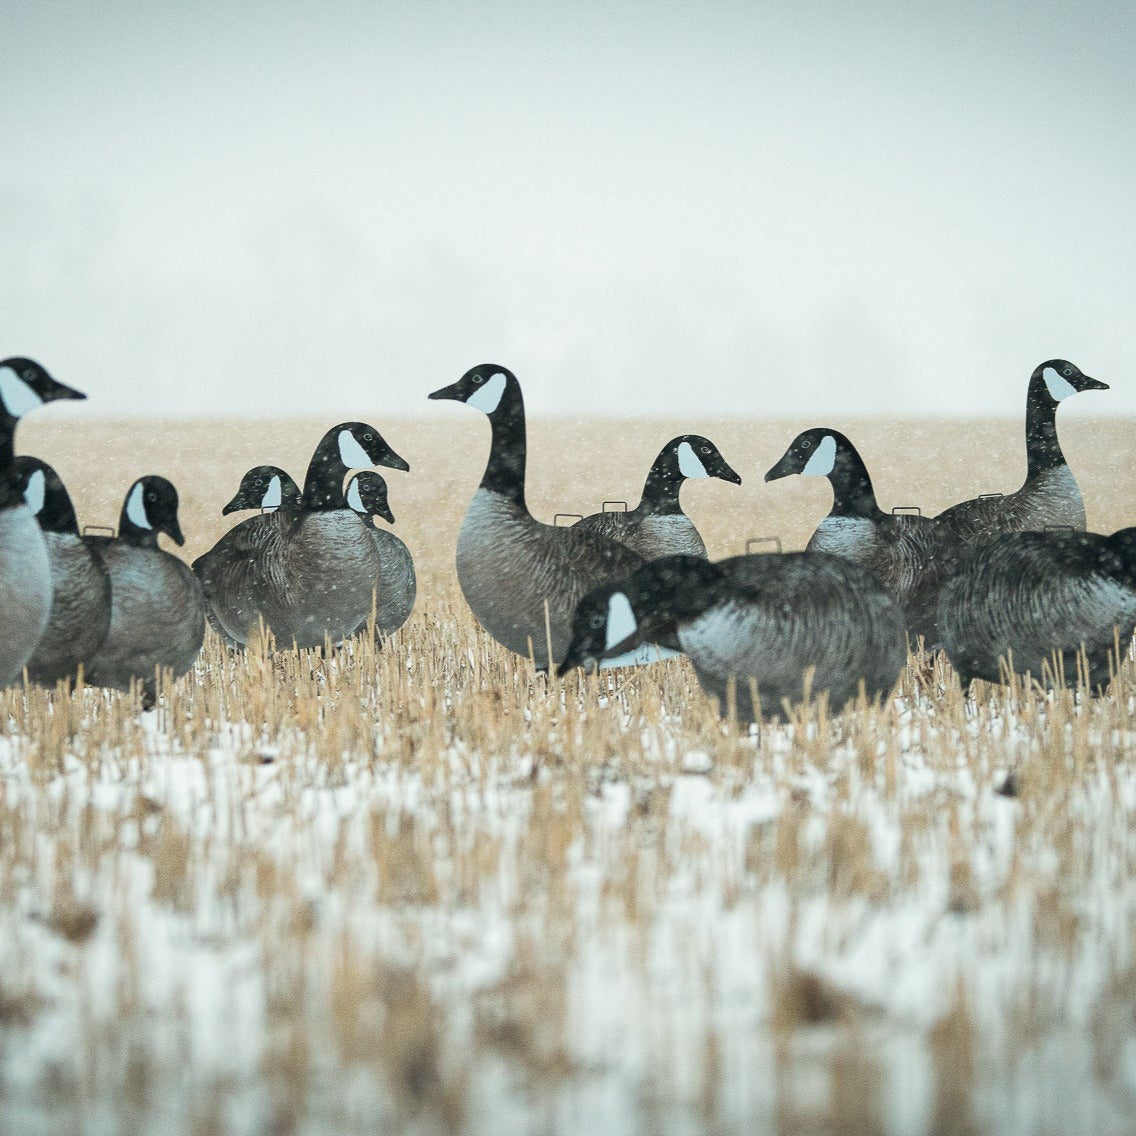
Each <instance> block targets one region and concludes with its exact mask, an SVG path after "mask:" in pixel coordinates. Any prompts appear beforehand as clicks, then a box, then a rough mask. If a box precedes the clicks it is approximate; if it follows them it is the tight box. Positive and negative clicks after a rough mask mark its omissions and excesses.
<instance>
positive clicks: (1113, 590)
mask: <svg viewBox="0 0 1136 1136" xmlns="http://www.w3.org/2000/svg"><path fill="white" fill-rule="evenodd" d="M939 625H940V627H941V629H942V637H943V649H944V650H945V651H946V653H947V658H948V659H949V660H950V662H951V665H952V666H953V667H954V668H955V670H956V671H957V672H958V674H959V677H960V678H961V679H962V681H963V683H964V684H969V683H970V682H972V681H973V680H974V679H976V678H981V679H986V681H987V682H1001V681H1003V680H1004V678H1005V677H1006V670H1004V669H1003V667H1005V668H1007V670H1012V671H1013V672H1014V673H1016V674H1019V675H1026V674H1028V675H1031V676H1032V677H1033V678H1035V679H1037V680H1038V681H1042V678H1043V667H1045V664H1048V667H1046V668H1045V669H1046V677H1047V678H1048V680H1049V681H1050V682H1053V681H1056V680H1057V679H1058V678H1059V676H1063V680H1064V684H1065V685H1066V686H1069V687H1074V686H1076V685H1077V682H1078V664H1077V655H1078V652H1080V651H1082V650H1083V651H1084V653H1085V656H1086V660H1087V663H1088V673H1087V675H1086V676H1085V677H1086V678H1087V679H1088V683H1089V685H1090V687H1092V688H1094V689H1097V688H1101V687H1103V686H1105V685H1106V684H1107V683H1108V681H1109V678H1110V672H1111V668H1112V667H1114V666H1115V665H1116V661H1117V660H1116V644H1117V642H1118V641H1119V644H1120V652H1121V655H1122V656H1123V654H1124V653H1125V652H1126V651H1127V648H1128V644H1129V643H1130V642H1131V640H1132V633H1133V631H1134V630H1136V528H1128V529H1121V530H1120V531H1119V532H1116V533H1113V534H1112V535H1111V536H1101V535H1100V534H1098V533H1080V532H1025V533H1000V534H998V535H996V536H993V537H991V538H989V539H987V540H985V541H983V542H981V543H980V544H976V545H975V546H974V547H973V548H970V549H968V550H967V552H966V555H965V556H964V557H963V559H962V560H961V562H960V563H959V565H958V567H957V569H956V570H955V571H954V572H953V573H952V575H951V577H950V578H949V579H948V580H947V581H946V582H945V583H944V585H943V589H942V597H941V599H940V601H939ZM1055 663H1057V664H1058V666H1057V668H1056V669H1055V668H1054V664H1055Z"/></svg>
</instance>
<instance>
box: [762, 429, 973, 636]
mask: <svg viewBox="0 0 1136 1136" xmlns="http://www.w3.org/2000/svg"><path fill="white" fill-rule="evenodd" d="M792 474H799V475H800V476H802V477H827V478H828V480H829V483H830V484H831V485H832V508H831V510H830V511H829V514H828V516H827V517H825V518H824V520H822V521H821V522H820V524H819V525H818V526H817V528H816V531H815V532H814V533H813V535H812V536H811V537H809V542H808V544H807V545H806V546H805V551H806V552H827V553H829V554H830V555H833V556H843V557H846V558H847V559H848V560H853V561H855V562H856V563H857V564H862V565H863V566H864V567H865V568H867V569H868V571H870V572H871V573H872V574H873V575H874V576H875V577H876V578H877V579H878V580H879V581H880V583H881V584H883V586H884V590H885V591H886V592H887V593H888V595H889V596H891V598H892V599H893V600H894V601H895V602H896V604H898V606H899V608H900V610H901V611H902V612H903V617H904V623H905V624H906V627H907V631H908V633H909V634H910V635H911V636H912V637H913V638H915V637H918V636H920V635H922V636H923V638H924V641H925V642H926V644H927V646H928V647H933V646H935V645H936V644H937V643H938V628H937V625H936V615H937V611H938V603H939V584H940V582H941V581H942V578H943V576H944V574H945V573H946V572H947V571H949V570H950V567H951V565H952V564H953V563H954V561H955V559H956V558H957V555H958V549H959V547H960V541H959V540H958V539H957V537H955V536H954V535H953V533H951V532H949V530H947V529H945V528H944V527H943V526H941V525H939V524H938V522H937V521H935V520H934V519H933V518H931V517H923V516H917V515H912V514H907V513H903V514H898V515H896V514H892V513H885V512H884V511H883V510H882V509H881V508H880V507H879V504H878V502H877V501H876V493H875V490H874V489H873V488H872V479H871V477H869V476H868V470H867V467H866V466H865V465H864V461H863V459H862V458H861V457H860V455H859V453H858V452H857V450H856V447H855V446H854V445H853V444H852V443H851V442H850V441H849V440H848V438H847V437H846V436H845V435H844V434H842V433H841V432H840V431H839V430H830V429H828V428H827V427H818V428H815V429H812V430H805V431H804V432H803V433H801V434H798V435H797V437H796V438H795V439H794V440H793V442H792V444H791V445H790V446H789V448H788V449H787V450H786V451H785V453H784V455H783V456H782V458H781V460H780V461H778V462H777V464H776V465H775V466H773V468H772V469H771V470H770V471H769V472H768V473H767V474H766V475H765V480H766V481H777V480H778V479H780V478H782V477H789V476H791V475H792Z"/></svg>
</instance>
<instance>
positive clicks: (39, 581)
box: [0, 356, 87, 686]
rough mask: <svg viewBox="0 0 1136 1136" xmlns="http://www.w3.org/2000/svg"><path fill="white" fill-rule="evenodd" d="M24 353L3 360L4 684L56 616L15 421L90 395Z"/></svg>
mask: <svg viewBox="0 0 1136 1136" xmlns="http://www.w3.org/2000/svg"><path fill="white" fill-rule="evenodd" d="M86 397H87V396H86V395H85V394H82V393H81V392H80V391H77V390H74V389H72V388H71V387H68V386H64V385H63V383H60V382H57V381H56V380H55V379H53V378H52V377H51V376H50V375H49V374H48V373H47V371H45V370H44V369H43V367H41V366H40V365H39V364H38V363H35V362H33V361H32V360H31V359H27V358H25V357H23V356H12V357H11V358H9V359H4V360H3V361H0V686H8V685H9V684H11V683H12V682H15V680H16V679H18V678H19V677H20V673H21V671H22V669H23V667H24V665H25V664H26V663H27V661H28V660H29V659H30V658H31V657H32V654H33V653H34V651H35V649H36V647H37V646H38V645H39V641H40V639H41V637H42V636H43V633H44V632H45V631H46V630H47V625H48V619H49V618H50V615H51V600H52V582H51V563H50V558H49V555H48V550H47V542H46V541H45V540H44V536H43V533H42V531H41V530H40V526H39V522H37V521H36V519H35V516H34V515H33V513H32V511H31V509H29V508H28V506H27V503H26V502H25V501H24V494H23V489H22V487H21V484H20V479H19V476H18V473H17V470H16V465H15V460H16V424H17V423H18V422H19V420H20V419H21V418H22V417H23V416H24V415H25V414H29V413H31V412H32V411H33V410H35V409H37V408H38V407H40V406H42V405H44V403H48V402H54V401H55V400H56V399H64V398H72V399H81V398H86Z"/></svg>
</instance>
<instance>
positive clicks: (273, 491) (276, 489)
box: [260, 475, 282, 509]
mask: <svg viewBox="0 0 1136 1136" xmlns="http://www.w3.org/2000/svg"><path fill="white" fill-rule="evenodd" d="M281 499H282V494H281V490H280V477H279V475H273V478H272V480H271V481H270V482H269V483H268V488H267V489H266V490H265V491H264V496H263V497H262V498H261V499H260V507H261V508H262V509H275V508H277V506H279V504H280V501H281Z"/></svg>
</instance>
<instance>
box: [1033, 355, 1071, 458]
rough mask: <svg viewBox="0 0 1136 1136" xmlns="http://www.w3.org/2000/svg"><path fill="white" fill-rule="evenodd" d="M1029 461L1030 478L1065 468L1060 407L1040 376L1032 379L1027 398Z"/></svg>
mask: <svg viewBox="0 0 1136 1136" xmlns="http://www.w3.org/2000/svg"><path fill="white" fill-rule="evenodd" d="M1026 460H1027V461H1028V463H1029V473H1028V476H1029V477H1035V476H1036V475H1037V474H1039V473H1044V472H1045V471H1046V470H1048V469H1056V468H1057V467H1058V466H1062V465H1064V464H1065V455H1064V454H1063V453H1062V452H1061V443H1060V442H1058V440H1057V403H1056V402H1054V400H1053V398H1052V397H1051V396H1050V394H1049V391H1048V390H1047V389H1046V386H1045V380H1044V379H1043V378H1042V377H1041V375H1034V376H1033V378H1032V379H1030V385H1029V394H1028V395H1027V396H1026Z"/></svg>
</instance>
